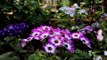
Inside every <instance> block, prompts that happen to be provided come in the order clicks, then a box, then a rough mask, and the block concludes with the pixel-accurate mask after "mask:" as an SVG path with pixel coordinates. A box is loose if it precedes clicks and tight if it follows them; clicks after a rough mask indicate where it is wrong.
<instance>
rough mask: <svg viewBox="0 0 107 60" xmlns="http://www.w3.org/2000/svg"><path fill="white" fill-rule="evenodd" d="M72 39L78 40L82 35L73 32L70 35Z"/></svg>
mask: <svg viewBox="0 0 107 60" xmlns="http://www.w3.org/2000/svg"><path fill="white" fill-rule="evenodd" d="M71 36H72V38H73V39H80V37H81V36H83V34H82V33H81V32H74V33H72V34H71Z"/></svg>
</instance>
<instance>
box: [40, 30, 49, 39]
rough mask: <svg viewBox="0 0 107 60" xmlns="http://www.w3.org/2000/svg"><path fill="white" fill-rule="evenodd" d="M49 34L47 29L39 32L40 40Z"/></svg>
mask: <svg viewBox="0 0 107 60" xmlns="http://www.w3.org/2000/svg"><path fill="white" fill-rule="evenodd" d="M49 35H50V32H49V31H44V32H41V34H40V39H41V41H42V40H44V39H45V38H47V37H48V36H49Z"/></svg>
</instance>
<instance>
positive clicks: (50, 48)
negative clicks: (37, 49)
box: [43, 43, 56, 54]
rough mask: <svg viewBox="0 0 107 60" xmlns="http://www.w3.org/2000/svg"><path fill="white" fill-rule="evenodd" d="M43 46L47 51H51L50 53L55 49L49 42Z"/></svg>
mask: <svg viewBox="0 0 107 60" xmlns="http://www.w3.org/2000/svg"><path fill="white" fill-rule="evenodd" d="M43 48H44V50H45V51H46V52H47V53H52V54H53V53H55V50H56V47H55V46H54V45H52V44H49V43H48V44H46V45H45V46H43Z"/></svg>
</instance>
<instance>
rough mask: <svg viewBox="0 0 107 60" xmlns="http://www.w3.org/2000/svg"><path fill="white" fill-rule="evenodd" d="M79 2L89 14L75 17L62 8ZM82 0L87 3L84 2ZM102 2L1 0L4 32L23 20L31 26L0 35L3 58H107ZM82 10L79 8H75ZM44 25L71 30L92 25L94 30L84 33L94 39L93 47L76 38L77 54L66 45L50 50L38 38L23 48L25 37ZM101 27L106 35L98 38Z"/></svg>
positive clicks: (106, 18) (0, 22) (0, 57)
mask: <svg viewBox="0 0 107 60" xmlns="http://www.w3.org/2000/svg"><path fill="white" fill-rule="evenodd" d="M75 2H76V3H78V4H79V6H80V10H81V9H85V10H86V11H87V12H88V15H84V14H82V15H79V14H76V15H75V16H74V17H71V16H69V15H67V14H65V13H64V12H62V11H59V8H60V7H62V6H68V7H71V6H72V5H73V3H75ZM80 2H84V3H85V4H83V5H82V4H81V3H80ZM100 2H101V1H100V0H78V1H77V0H75V1H74V0H66V2H65V1H63V2H57V3H58V4H57V6H47V5H46V6H44V5H43V4H42V2H41V0H1V1H0V33H1V30H3V29H4V28H6V26H8V25H10V24H16V23H20V22H26V23H27V24H28V25H29V29H25V31H23V33H21V34H18V35H14V36H5V37H0V51H1V52H0V60H78V59H81V60H82V59H86V60H92V59H93V58H96V57H97V56H98V55H100V56H102V57H103V59H105V60H106V59H107V56H106V55H104V51H107V38H106V36H107V24H106V23H107V16H106V15H104V14H103V13H102V10H101V8H100V7H99V5H98V4H100ZM99 8H100V9H99ZM78 11H79V9H77V10H76V11H75V12H76V13H77V12H78ZM103 15H104V16H103ZM80 22H82V23H80ZM41 25H51V26H52V27H59V28H61V29H66V28H67V29H69V30H70V31H71V32H75V31H80V30H81V29H82V28H85V27H86V26H91V27H92V28H93V31H91V32H90V33H84V35H85V36H86V37H88V38H89V39H90V40H91V45H92V49H88V48H87V47H86V46H83V45H84V44H83V45H82V44H81V42H76V44H75V52H74V53H73V54H70V53H69V52H68V51H66V50H65V49H63V48H62V49H59V50H61V51H59V53H56V54H47V53H46V52H44V51H43V50H42V49H40V50H39V48H41V46H40V44H39V43H40V42H38V41H35V40H34V41H31V42H29V43H28V44H27V45H26V46H25V47H24V48H22V47H21V46H20V43H21V39H22V38H26V37H27V36H29V33H30V32H31V29H32V28H34V27H38V26H41ZM99 29H102V30H103V33H102V35H103V37H104V39H103V40H102V41H99V40H98V39H97V38H96V35H97V34H98V30H99ZM17 30H18V29H17ZM6 31H7V32H8V31H9V30H8V29H7V30H6ZM14 31H15V30H13V32H14ZM18 31H19V30H18Z"/></svg>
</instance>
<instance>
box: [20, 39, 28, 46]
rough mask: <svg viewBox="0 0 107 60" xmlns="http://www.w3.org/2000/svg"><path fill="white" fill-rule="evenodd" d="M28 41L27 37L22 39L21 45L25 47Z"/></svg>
mask: <svg viewBox="0 0 107 60" xmlns="http://www.w3.org/2000/svg"><path fill="white" fill-rule="evenodd" d="M27 42H28V40H27V39H22V40H21V44H20V45H21V47H24V46H26V43H27Z"/></svg>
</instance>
